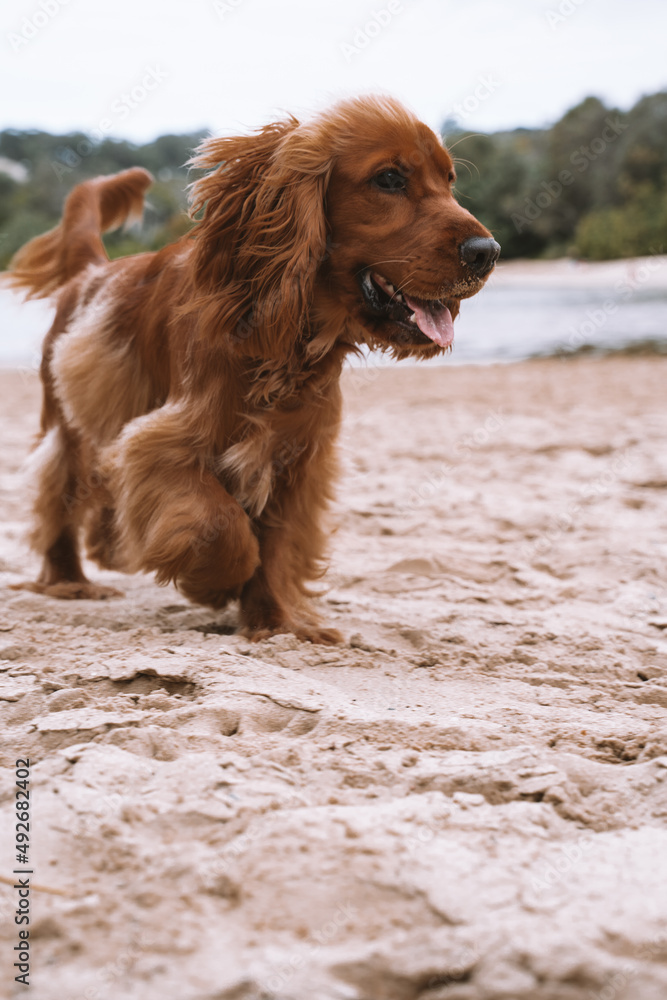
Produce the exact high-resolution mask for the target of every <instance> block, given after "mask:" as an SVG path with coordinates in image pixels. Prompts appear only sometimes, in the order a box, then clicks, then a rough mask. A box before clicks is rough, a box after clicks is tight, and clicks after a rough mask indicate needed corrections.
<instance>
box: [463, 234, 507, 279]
mask: <svg viewBox="0 0 667 1000" xmlns="http://www.w3.org/2000/svg"><path fill="white" fill-rule="evenodd" d="M459 252H460V254H461V260H462V261H463V263H464V264H467V265H468V267H469V268H470V270H471V271H473V272H474V273H475V274H476V275H477V277H478V278H483V277H484V275H485V274H488V273H489V271H490V270H491V268H492V267H493V265H494V264H495V262H496V261H497V260H498V257H499V256H500V243H496V241H495V240H492V239H490V238H488V237H486V236H473V237H471V239H469V240H466V241H465V242H464V243H462V244H461V246H460V247H459Z"/></svg>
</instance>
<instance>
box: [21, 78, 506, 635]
mask: <svg viewBox="0 0 667 1000" xmlns="http://www.w3.org/2000/svg"><path fill="white" fill-rule="evenodd" d="M192 163H193V165H194V166H195V167H197V168H203V169H205V170H206V171H208V172H207V173H205V174H204V175H203V176H202V177H201V178H200V179H199V180H197V181H196V182H195V183H194V184H193V186H192V211H193V213H194V215H195V216H199V218H198V221H197V222H196V225H195V226H194V227H193V229H192V230H191V231H190V232H189V233H188V234H187V235H186V236H184V237H183V238H182V239H180V240H179V241H178V242H177V243H174V244H172V245H170V246H168V247H165V248H164V249H163V250H160V251H158V252H157V253H144V254H139V255H137V256H134V257H126V258H124V259H122V260H116V261H112V262H110V261H109V260H108V258H107V255H106V253H105V250H104V246H103V244H102V240H101V233H103V232H104V231H106V230H109V229H112V228H114V227H116V226H118V225H119V224H121V223H122V222H124V221H126V220H127V219H128V218H129V217H131V216H133V215H136V214H140V212H141V208H142V202H143V194H144V191H145V189H146V188H147V187H148V186H149V184H150V183H151V177H150V175H149V174H148V173H147V172H146V171H145V170H143V169H141V168H135V169H131V170H125V171H123V172H122V173H119V174H116V175H114V176H110V177H98V178H95V179H94V180H89V181H86V182H84V183H82V184H80V185H79V186H78V187H76V188H74V190H73V191H72V192H71V194H70V195H69V197H68V199H67V202H66V205H65V210H64V215H63V219H62V222H61V224H60V225H59V226H58V227H57V228H56V229H54V230H52V231H51V232H49V233H46V234H45V235H43V236H39V237H37V238H36V239H34V240H32V242H30V243H28V244H27V245H26V246H25V247H23V248H22V249H21V250H20V251H19V252H18V253H17V255H16V257H15V259H14V261H13V262H12V280H13V283H14V285H15V286H16V287H19V288H22V289H24V290H25V291H27V294H28V295H29V296H56V304H57V312H56V316H55V320H54V323H53V326H52V327H51V330H50V331H49V333H48V334H47V337H46V340H45V344H44V355H43V362H42V368H41V375H42V381H43V385H44V402H43V409H42V418H41V435H40V439H39V442H38V444H37V446H36V448H35V451H34V452H33V459H34V462H33V470H34V480H35V485H36V487H37V497H36V501H35V505H34V515H35V525H34V529H33V531H32V535H31V540H32V545H33V547H34V548H35V549H36V550H37V551H38V552H39V553H40V554H41V555H42V556H43V560H44V562H43V567H42V571H41V574H40V576H39V579H38V581H37V582H36V583H31V584H27V585H23V586H27V587H29V588H30V589H32V590H35V591H38V592H40V593H44V594H49V595H51V596H54V597H66V598H100V597H105V596H109V595H110V594H113V593H116V591H112V590H111V589H110V588H108V587H102V586H99V585H97V584H94V583H92V582H90V581H89V580H88V579H87V578H86V576H85V575H84V573H83V570H82V567H81V561H80V554H79V551H80V550H79V546H80V536H81V535H83V536H84V537H85V544H86V551H87V554H88V555H89V556H90V558H91V559H94V560H95V561H96V562H97V563H98V564H99V565H100V566H103V567H105V568H107V569H113V570H121V571H123V572H128V573H131V572H136V571H144V572H149V571H153V572H155V574H156V579H157V581H158V583H162V584H164V583H167V582H169V581H172V582H173V583H174V584H175V585H176V586H177V587H178V589H179V590H180V591H181V592H182V593H183V594H184V595H185V596H186V597H188V598H189V599H190V600H192V601H195V602H197V603H199V604H204V605H208V606H210V607H212V608H222V607H224V606H225V605H226V604H227V603H228V602H229V601H230V600H233V599H239V600H240V606H241V622H242V628H243V631H244V633H245V634H246V635H248V636H249V637H251V638H255V639H258V638H262V637H264V636H267V635H270V634H272V633H275V632H285V631H289V632H293V633H294V634H295V635H297V636H298V637H300V638H302V639H309V640H311V641H313V642H325V643H326V642H337V641H340V636H339V634H338V633H337V632H336V631H335V630H332V629H326V628H322V627H321V626H320V624H319V621H318V617H317V614H316V613H315V611H314V610H313V608H312V606H311V604H310V603H309V600H308V599H309V597H312V594H311V593H310V592H309V587H308V584H309V582H310V581H313V580H314V579H316V578H317V577H319V576H321V574H322V572H323V562H322V560H323V556H324V554H325V543H326V533H325V531H324V528H323V515H324V514H325V511H326V508H327V505H328V504H329V501H330V499H331V496H332V484H333V481H334V479H335V475H336V448H335V445H336V436H337V434H338V429H339V424H340V417H341V392H340V387H339V380H340V375H341V368H342V366H343V362H344V361H345V358H346V357H348V356H349V355H350V354H352V353H354V352H355V351H357V352H358V351H359V349H360V348H361V347H362V346H363V345H367V346H368V347H369V348H371V349H379V350H382V351H388V352H389V353H391V354H392V355H393V356H394V357H396V358H405V357H408V356H411V357H415V358H431V357H434V356H435V355H438V354H442V353H443V352H445V351H447V350H448V348H449V347H450V345H451V343H452V340H453V337H454V328H453V321H454V319H455V317H456V315H457V313H458V311H459V303H460V300H461V299H463V298H468V297H469V296H471V295H474V294H475V293H476V292H478V291H479V289H480V288H481V287H482V285H483V284H484V281H485V279H486V278H487V276H488V275H489V273H490V272H491V270H492V269H493V266H494V264H495V261H496V259H497V257H498V253H499V251H500V247H499V246H498V244H497V243H496V242H495V241H494V240H493V239H492V238H491V234H490V233H489V232H488V230H487V229H485V228H484V226H482V225H481V224H480V223H479V222H478V221H477V220H476V219H475V218H474V217H473V216H472V215H471V214H470V213H469V212H467V211H466V210H465V209H464V208H461V206H460V205H459V204H458V203H457V202H456V200H455V198H454V195H453V193H452V185H453V183H454V180H455V176H454V167H453V164H452V159H451V157H450V156H449V154H448V153H447V151H446V150H445V149H444V148H443V146H442V143H441V142H440V140H439V139H438V138H437V137H436V135H435V134H434V133H433V132H431V131H430V129H428V128H427V127H426V126H425V125H424V124H422V123H421V122H420V121H418V120H417V119H416V118H415V117H414V116H413V115H412V114H411V113H410V112H409V111H407V110H406V109H405V108H404V107H403V106H402V105H400V104H399V103H397V102H396V101H394V100H391V99H388V98H378V97H368V98H360V99H355V100H349V101H345V102H343V103H341V104H338V105H336V106H335V107H333V108H332V109H331V110H329V111H327V112H326V113H324V114H321V115H319V116H318V117H316V118H314V119H313V120H310V121H307V122H304V123H300V122H298V121H297V120H296V119H294V118H290V119H288V120H286V121H280V122H276V123H275V124H272V125H268V126H266V127H265V128H262V129H260V130H259V131H258V132H257V133H255V134H253V135H246V136H236V137H233V138H222V139H220V138H212V139H209V140H207V141H206V142H204V143H203V145H202V146H201V148H200V149H199V150H198V153H197V155H196V157H195V158H194V160H193V161H192Z"/></svg>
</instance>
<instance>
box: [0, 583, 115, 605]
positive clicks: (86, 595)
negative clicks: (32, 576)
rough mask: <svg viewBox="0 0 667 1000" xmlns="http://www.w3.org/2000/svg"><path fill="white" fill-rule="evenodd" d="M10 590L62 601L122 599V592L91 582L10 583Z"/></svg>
mask: <svg viewBox="0 0 667 1000" xmlns="http://www.w3.org/2000/svg"><path fill="white" fill-rule="evenodd" d="M10 589H11V590H30V591H32V593H33V594H43V595H44V596H45V597H57V598H59V599H60V600H62V601H107V600H108V599H109V598H110V597H123V596H124V595H123V592H122V590H116V588H115V587H103V586H102V584H100V583H93V582H92V581H91V580H81V581H74V580H59V581H58V582H57V583H39V582H37V583H12V584H11V585H10Z"/></svg>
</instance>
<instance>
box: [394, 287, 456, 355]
mask: <svg viewBox="0 0 667 1000" xmlns="http://www.w3.org/2000/svg"><path fill="white" fill-rule="evenodd" d="M403 298H404V299H405V301H406V303H407V306H408V308H409V309H412V311H413V313H414V314H415V320H416V322H417V326H418V327H419V329H420V330H421V332H422V333H423V334H424V335H425V336H426V337H430V339H431V340H432V341H433V343H434V344H437V345H438V347H449V345H450V344H451V343H452V341H453V340H454V320H453V319H452V314H451V313H450V311H449V309H448V308H447V306H443V305H442V304H441V303H439V302H438V303H435V302H434V303H433V304H432V307H431V308H430V309H425V308H424V307H423V306H421V305H420V304H419V302H418V301H417V299H411V298H410V296H409V295H406V294H405V292H403Z"/></svg>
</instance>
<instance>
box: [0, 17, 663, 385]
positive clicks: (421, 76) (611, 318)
mask: <svg viewBox="0 0 667 1000" xmlns="http://www.w3.org/2000/svg"><path fill="white" fill-rule="evenodd" d="M665 38H667V6H666V5H664V4H663V3H661V2H660V0H635V2H634V3H633V4H631V5H630V4H627V3H624V2H622V0H507V2H505V3H503V4H497V3H491V2H486V0H471V2H469V3H467V4H465V5H455V4H454V3H448V2H438V0H376V2H375V3H366V2H361V3H360V2H359V0H337V2H330V0H320V2H317V3H315V2H312V0H311V2H307V0H283V2H281V3H275V2H271V0H196V2H194V3H191V4H189V5H187V6H186V5H185V4H183V3H177V2H175V0H160V2H157V0H135V2H134V3H130V2H129V0H113V3H112V2H111V0H96V2H95V3H92V4H90V3H89V4H84V3H83V2H82V0H19V2H11V3H8V4H5V5H4V6H3V8H2V11H1V12H0V44H2V47H3V58H2V61H1V64H0V65H1V67H2V68H1V70H0V81H1V84H2V92H3V94H4V100H3V102H2V107H1V108H0V267H2V268H4V267H6V266H7V264H8V263H9V260H10V259H11V256H12V254H13V253H14V252H15V250H16V249H17V248H18V247H19V246H21V245H22V244H23V243H24V242H25V241H26V240H28V239H30V238H31V237H32V236H34V235H36V234H37V233H40V232H43V231H44V230H46V229H49V228H50V227H51V226H53V225H54V224H55V223H56V222H57V220H58V218H59V216H60V213H61V209H62V203H63V200H64V197H65V196H66V194H67V192H68V191H69V190H70V189H71V188H72V187H73V186H74V185H75V184H76V183H78V182H79V181H81V180H83V179H85V178H86V177H91V176H95V175H97V174H101V173H112V172H114V171H117V170H121V169H124V168H125V167H128V166H132V165H135V164H140V165H142V166H145V167H147V168H148V169H149V170H150V171H151V172H152V173H153V174H154V176H155V177H156V184H155V185H154V187H153V188H152V189H151V191H150V193H149V204H148V208H147V211H146V214H145V218H144V223H143V226H142V227H141V228H140V229H135V230H132V231H125V232H116V233H113V234H110V235H108V236H107V237H106V243H107V247H108V250H109V254H110V255H111V256H117V255H120V254H127V253H136V252H140V251H143V250H148V249H157V248H158V247H160V246H162V245H163V244H165V243H167V242H170V241H171V240H173V239H175V238H177V237H178V236H180V235H181V234H182V233H184V232H186V231H187V229H188V227H189V224H190V223H189V221H188V218H187V214H186V210H185V209H186V196H185V188H186V185H187V183H188V173H187V169H186V168H185V166H184V164H185V162H186V160H187V159H188V157H189V155H190V153H191V151H192V149H193V148H194V147H195V146H196V145H197V144H198V142H199V141H200V140H201V139H202V138H203V137H204V136H206V135H209V134H211V133H215V134H227V133H234V132H238V131H245V130H247V129H250V128H253V127H256V126H258V125H261V124H264V123H265V122H267V121H270V120H272V119H274V118H276V117H280V116H282V115H284V114H285V113H288V112H291V113H295V114H296V115H297V116H302V115H303V116H305V115H308V114H311V113H313V112H315V111H317V110H319V109H320V108H322V107H324V106H326V105H327V104H329V103H330V102H332V101H334V100H336V99H337V98H339V97H342V96H347V95H350V94H358V93H363V92H385V93H391V94H394V95H395V96H397V97H399V98H400V99H402V100H403V101H405V102H406V103H407V104H408V105H409V106H410V107H411V108H412V109H413V110H414V111H415V112H416V113H417V114H418V115H419V116H420V117H421V118H422V119H424V120H425V121H426V122H427V123H428V124H429V125H430V126H431V127H432V128H434V129H436V130H437V131H438V132H440V133H441V134H442V135H443V136H444V137H445V140H446V142H447V144H448V145H449V147H450V149H451V150H452V154H453V156H454V157H455V158H456V161H457V171H458V181H457V196H458V197H459V200H460V201H461V202H462V203H463V204H464V205H465V206H466V207H467V208H469V209H470V210H471V211H472V212H473V213H474V214H475V215H476V216H478V218H480V220H481V221H482V222H484V224H485V225H487V226H488V227H489V228H490V229H491V230H492V231H493V233H494V235H495V236H496V238H497V239H498V240H499V242H500V243H501V244H502V248H503V261H504V262H505V264H504V265H503V266H501V267H500V268H499V270H498V274H497V276H495V277H494V279H493V280H492V282H490V284H489V287H487V289H485V291H484V293H483V294H482V295H480V296H479V297H477V298H475V299H473V300H471V301H470V302H466V303H464V306H463V309H462V314H461V318H460V320H459V321H458V322H457V338H456V346H455V349H454V353H453V355H452V358H451V359H448V362H447V363H451V361H452V360H453V361H455V362H456V361H459V362H468V361H483V362H486V361H494V360H511V359H515V358H520V357H529V356H532V355H535V354H552V353H561V354H570V353H579V352H581V351H608V350H630V351H642V352H646V351H658V352H663V351H665V350H667V256H666V255H667V59H666V58H665ZM600 262H607V263H600ZM48 313H49V309H48V307H47V306H45V305H43V304H39V303H38V304H30V305H28V306H21V305H19V304H18V303H17V300H16V298H15V297H14V296H13V295H10V294H9V293H8V292H6V291H4V292H1V293H0V363H3V364H33V365H34V363H35V359H36V357H37V355H38V347H39V342H40V340H41V336H42V335H43V333H44V330H45V324H48Z"/></svg>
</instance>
